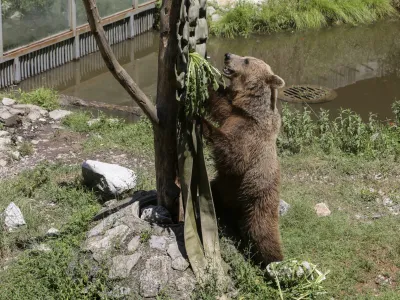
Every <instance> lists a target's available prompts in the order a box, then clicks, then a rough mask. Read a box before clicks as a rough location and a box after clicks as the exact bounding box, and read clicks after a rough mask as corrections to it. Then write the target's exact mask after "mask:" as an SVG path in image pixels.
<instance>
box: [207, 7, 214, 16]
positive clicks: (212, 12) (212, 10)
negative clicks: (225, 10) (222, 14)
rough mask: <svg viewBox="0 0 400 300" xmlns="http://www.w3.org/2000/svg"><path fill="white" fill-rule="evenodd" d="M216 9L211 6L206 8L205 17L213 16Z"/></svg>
mask: <svg viewBox="0 0 400 300" xmlns="http://www.w3.org/2000/svg"><path fill="white" fill-rule="evenodd" d="M215 12H216V9H215V8H214V7H212V6H207V16H210V17H211V16H212V15H213V14H215Z"/></svg>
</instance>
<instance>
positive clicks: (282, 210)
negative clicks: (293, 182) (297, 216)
mask: <svg viewBox="0 0 400 300" xmlns="http://www.w3.org/2000/svg"><path fill="white" fill-rule="evenodd" d="M289 209H290V204H289V203H287V202H285V201H284V200H282V199H281V200H280V202H279V215H280V216H284V215H286V214H287V212H288V211H289Z"/></svg>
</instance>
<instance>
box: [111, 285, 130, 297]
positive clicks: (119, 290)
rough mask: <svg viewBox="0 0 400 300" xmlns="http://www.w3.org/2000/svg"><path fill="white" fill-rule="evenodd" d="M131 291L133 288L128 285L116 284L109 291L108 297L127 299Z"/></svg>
mask: <svg viewBox="0 0 400 300" xmlns="http://www.w3.org/2000/svg"><path fill="white" fill-rule="evenodd" d="M131 292H132V290H131V289H130V288H128V287H123V286H121V287H120V286H116V287H114V288H113V290H112V291H111V292H109V293H108V297H109V298H111V299H127V297H128V296H129V295H130V294H131Z"/></svg>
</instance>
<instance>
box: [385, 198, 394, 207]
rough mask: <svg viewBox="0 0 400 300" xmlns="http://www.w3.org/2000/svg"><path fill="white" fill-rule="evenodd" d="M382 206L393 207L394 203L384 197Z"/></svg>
mask: <svg viewBox="0 0 400 300" xmlns="http://www.w3.org/2000/svg"><path fill="white" fill-rule="evenodd" d="M382 204H383V205H384V206H392V205H393V201H392V199H390V198H389V197H383V199H382Z"/></svg>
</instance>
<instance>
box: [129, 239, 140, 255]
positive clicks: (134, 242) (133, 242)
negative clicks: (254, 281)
mask: <svg viewBox="0 0 400 300" xmlns="http://www.w3.org/2000/svg"><path fill="white" fill-rule="evenodd" d="M139 246H140V236H135V237H133V238H132V239H131V241H130V242H129V244H128V251H129V252H135V251H136V250H137V249H138V248H139Z"/></svg>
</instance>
